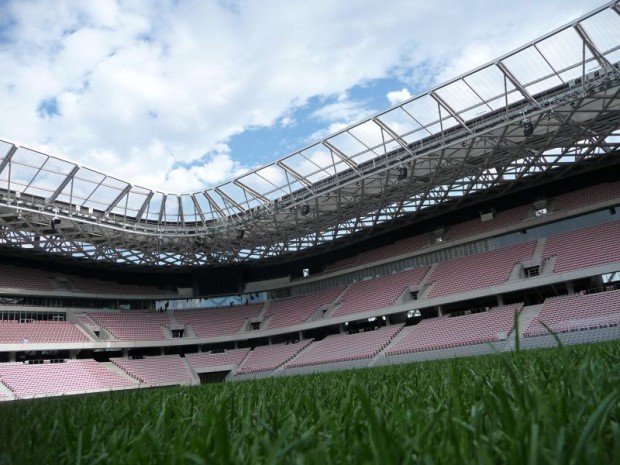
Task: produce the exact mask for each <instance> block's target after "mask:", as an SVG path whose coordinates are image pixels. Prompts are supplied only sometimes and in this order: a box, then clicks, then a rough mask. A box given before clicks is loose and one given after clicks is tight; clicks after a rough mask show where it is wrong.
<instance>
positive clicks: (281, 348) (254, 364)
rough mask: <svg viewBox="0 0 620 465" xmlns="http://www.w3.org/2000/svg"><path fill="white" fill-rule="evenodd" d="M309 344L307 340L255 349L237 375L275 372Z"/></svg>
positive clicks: (309, 341)
mask: <svg viewBox="0 0 620 465" xmlns="http://www.w3.org/2000/svg"><path fill="white" fill-rule="evenodd" d="M311 342H312V340H310V339H308V340H305V341H301V342H296V343H293V344H274V345H270V346H260V347H256V348H255V349H254V350H252V351H251V352H250V353H249V354H248V356H247V358H246V359H245V362H243V365H241V367H240V368H239V370H238V371H237V374H244V373H257V372H261V371H271V370H276V369H277V368H279V367H280V366H282V365H284V364H285V363H286V362H288V361H289V360H290V359H292V358H293V357H294V356H295V355H297V354H298V353H299V352H300V351H302V350H303V349H305V348H306V347H307V346H308V345H309V344H310V343H311Z"/></svg>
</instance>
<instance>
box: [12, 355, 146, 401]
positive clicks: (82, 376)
mask: <svg viewBox="0 0 620 465" xmlns="http://www.w3.org/2000/svg"><path fill="white" fill-rule="evenodd" d="M0 381H1V382H2V383H3V384H4V385H5V386H7V387H8V388H9V389H10V390H11V391H13V392H14V393H15V396H16V397H17V398H18V399H20V398H29V397H36V396H49V395H61V394H77V393H82V392H97V391H108V390H110V389H127V388H130V387H132V386H135V385H134V383H132V382H131V381H130V380H128V379H126V378H124V377H123V376H121V375H119V374H118V373H114V372H112V371H110V370H108V369H107V368H105V367H104V366H103V365H101V364H100V363H98V362H95V361H94V360H75V361H71V360H68V361H66V362H65V363H43V364H39V365H29V364H24V363H1V364H0Z"/></svg>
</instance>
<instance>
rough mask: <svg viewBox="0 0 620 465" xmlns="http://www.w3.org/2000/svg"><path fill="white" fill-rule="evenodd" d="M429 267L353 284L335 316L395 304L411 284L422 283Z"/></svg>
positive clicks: (345, 293) (345, 294) (346, 292)
mask: <svg viewBox="0 0 620 465" xmlns="http://www.w3.org/2000/svg"><path fill="white" fill-rule="evenodd" d="M428 270H429V267H422V268H416V269H414V270H408V271H403V272H400V273H394V274H391V275H388V276H381V277H379V278H376V279H372V280H367V281H359V282H357V283H354V284H352V285H351V286H350V287H349V288H348V289H347V290H346V291H345V292H344V294H343V296H342V304H341V305H340V306H339V307H338V308H336V310H335V311H334V313H333V314H332V316H333V317H336V316H343V315H350V314H353V313H360V312H364V311H367V310H375V309H378V308H383V307H388V306H390V305H393V304H394V303H395V302H396V300H397V299H398V298H399V297H400V296H401V294H402V293H403V292H404V291H405V289H406V288H408V287H409V286H417V285H419V284H420V282H421V281H422V279H423V278H424V275H425V274H426V272H427V271H428Z"/></svg>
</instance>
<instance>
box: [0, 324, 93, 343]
mask: <svg viewBox="0 0 620 465" xmlns="http://www.w3.org/2000/svg"><path fill="white" fill-rule="evenodd" d="M89 341H90V338H88V337H87V336H86V334H84V333H83V332H82V331H80V329H79V328H77V327H76V326H75V325H74V324H71V323H65V322H64V321H63V322H60V321H34V322H32V323H19V322H17V321H0V344H22V343H26V342H27V343H50V344H55V343H63V342H66V343H69V342H89Z"/></svg>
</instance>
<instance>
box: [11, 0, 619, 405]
mask: <svg viewBox="0 0 620 465" xmlns="http://www.w3.org/2000/svg"><path fill="white" fill-rule="evenodd" d="M619 62H620V4H619V3H617V2H612V3H608V4H606V5H604V6H602V7H600V8H599V9H597V10H595V11H593V12H591V13H589V14H587V15H585V16H584V17H582V18H580V19H579V20H576V21H574V22H573V23H571V24H569V25H567V26H565V27H562V28H559V29H557V30H556V31H553V32H551V33H549V34H547V35H545V36H544V37H542V38H540V39H538V40H535V41H533V42H531V43H530V44H527V45H526V46H524V47H521V48H519V49H518V50H516V51H514V52H512V53H509V54H507V55H505V56H503V57H501V58H499V59H497V60H495V61H494V62H492V63H490V64H488V65H485V66H482V67H480V68H478V69H476V70H474V71H472V72H470V73H466V74H465V75H463V76H460V77H458V78H456V79H453V80H451V81H449V82H448V83H446V84H443V85H440V86H438V87H436V88H434V89H433V90H431V91H429V92H427V93H425V94H424V95H421V96H419V97H415V98H413V99H411V100H409V101H407V102H404V103H402V104H400V105H398V106H396V107H394V108H391V109H389V110H387V111H385V112H382V113H380V114H378V115H375V116H374V117H372V118H369V119H367V120H364V121H362V122H359V123H357V124H355V125H353V126H351V127H349V128H347V129H345V130H343V131H341V132H339V133H336V134H334V135H331V136H329V137H327V138H325V139H324V140H322V141H320V142H318V143H316V144H314V145H311V146H309V147H306V148H304V149H302V150H300V151H298V152H295V153H293V154H291V155H288V156H286V157H283V158H281V159H279V160H277V161H275V162H273V163H272V164H270V165H267V166H265V167H262V168H259V169H257V170H255V171H253V172H251V173H247V174H245V175H242V176H240V177H238V178H237V179H234V180H233V181H230V182H228V183H225V184H222V185H220V186H217V187H214V188H211V189H207V190H205V191H202V192H197V193H191V194H166V193H162V192H155V191H152V190H149V189H145V188H141V187H137V186H133V185H131V184H129V183H126V182H123V181H121V180H118V179H116V178H113V177H111V176H110V175H107V174H104V173H99V172H97V171H95V170H92V169H88V168H85V167H81V166H78V165H76V164H74V163H71V162H69V161H66V160H63V159H61V158H58V157H54V156H52V155H48V154H44V153H41V152H38V151H36V150H32V149H29V148H26V147H23V146H20V145H17V144H15V143H12V142H9V141H1V142H0V152H1V153H2V158H0V226H1V230H0V244H1V246H2V249H1V250H2V252H3V255H4V260H3V261H4V262H5V263H4V264H3V265H1V266H2V267H4V269H3V270H2V271H3V274H4V278H2V283H1V284H0V292H1V293H2V294H3V296H4V297H3V299H4V302H3V303H4V304H5V305H4V306H0V315H1V316H2V317H1V318H0V320H2V321H1V322H0V331H2V332H1V333H0V334H2V336H0V357H1V358H0V362H9V363H2V364H0V399H2V398H5V399H11V398H14V397H28V396H33V395H37V394H49V393H53V392H52V391H53V389H52V388H50V389H52V391H49V390H46V389H43V388H42V391H41V392H31V391H28V390H23V389H25V388H23V387H20V385H19V381H20V379H27V376H29V375H28V374H27V373H26V372H22V371H20V370H24V368H23V364H20V363H18V364H17V365H19V367H18V368H15V366H16V365H15V364H13V363H11V362H15V361H17V362H20V361H27V360H30V361H35V360H36V361H42V360H43V361H47V362H49V361H50V359H55V358H60V359H64V358H74V359H84V358H87V359H90V358H96V359H98V360H112V362H113V366H108V365H110V364H109V363H108V364H107V365H106V367H105V370H107V371H106V373H108V372H114V373H117V376H120V377H123V378H124V379H125V381H127V380H130V381H131V383H130V385H131V386H130V387H132V386H133V387H136V386H140V385H149V386H150V385H158V384H179V383H192V382H197V381H198V378H197V373H209V372H224V373H228V372H231V374H228V375H227V376H229V377H233V378H235V379H242V378H244V377H249V376H258V375H257V373H261V374H269V375H273V374H274V373H297V372H303V371H308V370H310V371H312V370H315V369H317V367H319V366H320V367H323V369H331V368H337V367H350V366H368V365H376V364H382V363H391V362H393V361H402V360H415V359H423V358H429V357H439V356H453V355H455V354H457V353H458V354H464V353H467V352H468V351H469V352H471V353H481V352H485V351H490V350H491V349H490V346H489V342H490V341H492V343H491V345H493V346H494V348H495V349H496V350H512V349H514V347H515V344H517V343H518V342H517V341H518V338H517V337H516V335H515V333H516V332H517V330H515V328H514V327H513V326H512V325H511V321H512V322H513V321H514V320H513V316H514V313H515V311H516V312H517V314H518V315H519V319H518V320H519V321H520V324H521V330H520V331H519V332H520V333H522V335H523V336H525V339H524V340H523V343H524V345H526V346H527V345H528V344H529V345H537V344H539V345H540V344H542V345H544V344H546V343H548V342H550V341H552V339H549V337H547V336H541V335H540V327H538V326H536V324H537V323H536V322H537V321H538V319H541V320H543V321H546V322H549V321H551V320H553V319H554V318H555V320H553V322H554V323H553V324H554V325H555V326H552V327H553V329H554V330H556V331H558V332H560V333H562V334H563V336H562V337H564V338H565V339H566V341H567V342H580V341H583V340H587V339H588V338H589V339H592V338H599V339H605V338H616V337H618V336H620V331H619V330H618V328H619V326H618V324H619V323H620V297H618V295H619V294H618V293H619V292H620V291H617V290H616V288H617V284H618V281H620V277H619V274H618V271H620V256H618V255H617V253H616V252H615V249H616V247H614V244H617V242H618V239H620V233H619V231H618V225H619V224H620V222H619V221H618V213H617V211H616V207H617V205H618V204H620V182H618V181H619V179H620V175H618V167H619V166H620V159H619V157H618V154H619V145H620V66H619V64H618V63H619ZM593 176H595V177H596V179H592V177H593ZM571 190H575V191H574V192H570V191H571ZM500 205H502V207H501V208H499V209H498V208H497V207H498V206H500ZM494 208H495V210H494ZM478 210H480V216H478V218H477V219H473V220H472V219H470V218H469V219H468V218H467V215H466V213H464V212H469V213H471V212H472V211H476V212H477V211H478ZM476 215H478V213H476ZM390 234H392V235H391V236H390ZM399 234H400V236H399ZM385 237H392V238H394V237H399V238H400V239H401V240H400V241H397V242H395V243H394V244H391V245H382V244H384V243H387V242H389V240H388V241H385V240H383V239H382V238H385ZM567 244H568V246H567ZM357 247H359V250H366V251H365V252H363V253H361V254H356V253H355V252H352V250H355V249H356V248H357ZM338 251H341V252H342V253H341V254H340V255H338ZM601 251H602V252H601ZM326 252H329V254H327V253H326ZM347 254H348V255H350V256H349V257H348V258H344V259H343V260H336V257H339V256H343V257H344V256H346V255H347ZM16 255H17V256H18V258H15V256H16ZM317 257H319V259H318V260H319V261H321V260H322V263H323V264H325V263H327V262H332V263H330V266H328V267H323V269H322V270H321V272H320V273H318V274H316V275H313V276H310V277H307V278H304V279H292V278H291V276H287V275H286V274H285V273H284V271H285V270H288V269H289V268H288V265H289V264H290V263H294V264H295V265H296V266H297V265H303V264H304V263H306V262H312V263H317ZM41 258H44V259H45V260H46V262H47V265H44V264H42V263H41V262H37V261H36V260H37V259H39V260H40V259H41ZM31 260H32V261H31ZM50 263H51V264H52V265H51V267H56V268H57V269H56V270H54V271H52V270H51V267H50ZM84 265H88V267H84ZM33 266H34V268H33ZM97 268H99V270H104V271H97ZM234 268H236V269H239V268H242V269H243V270H246V269H252V268H255V269H258V270H259V274H260V270H263V269H269V270H270V271H269V273H265V276H267V275H269V276H275V277H276V279H271V280H251V279H249V280H244V279H241V281H243V282H241V281H240V280H239V279H240V278H243V277H244V276H245V275H244V273H242V274H240V275H237V283H236V285H237V289H236V290H237V291H238V292H239V293H241V294H243V296H242V297H240V298H239V299H250V301H247V302H244V303H247V304H248V305H234V306H232V307H228V308H219V309H214V310H194V311H191V310H185V309H183V308H182V307H184V304H183V302H186V305H185V306H188V305H190V304H192V302H193V300H192V299H195V298H199V297H204V296H205V292H204V289H205V288H201V286H200V285H198V286H196V285H195V284H196V283H195V281H196V279H200V278H201V276H203V275H202V274H201V273H203V270H205V269H207V270H208V269H211V270H212V271H213V274H212V275H210V276H211V277H215V276H217V275H218V274H222V275H226V273H227V272H228V271H227V270H230V269H234ZM110 269H113V270H114V271H115V272H116V273H117V275H118V276H123V274H122V273H124V271H123V270H132V271H131V272H132V273H133V274H132V279H133V281H135V282H138V283H139V284H134V285H133V287H132V285H128V284H124V285H123V284H114V283H111V282H110V281H109V277H108V280H107V281H106V280H105V279H103V280H102V279H95V278H100V277H101V276H102V275H103V274H105V273H109V270H110ZM454 269H457V270H458V271H459V273H460V274H461V275H460V276H455V275H454V272H453V270H454ZM33 270H34V271H33ZM154 270H164V271H165V273H161V272H160V273H159V274H158V279H159V281H160V282H161V281H162V280H163V281H166V279H167V278H166V276H169V277H170V279H169V280H168V281H169V284H170V286H168V287H169V289H168V290H166V291H163V290H158V289H156V288H155V287H152V286H151V287H149V286H147V283H149V282H150V281H151V277H152V273H153V271H154ZM451 270H452V271H451ZM317 271H318V270H317ZM175 273H176V274H175ZM183 273H187V275H183ZM278 273H280V274H278ZM79 274H82V276H78V275H79ZM162 276H163V277H162ZM182 276H186V278H187V276H189V277H190V278H189V279H190V282H191V283H192V284H190V285H189V286H187V281H185V283H184V284H183V285H181V284H180V281H182V278H180V277H182ZM278 276H279V277H278ZM481 280H482V281H481ZM220 284H221V283H217V282H216V283H213V287H211V288H210V289H214V290H213V291H212V293H214V294H217V293H226V292H227V289H228V288H227V287H225V286H224V285H221V287H220V289H221V292H217V289H218V286H219V285H220ZM170 287H174V288H175V289H174V290H171V289H170ZM176 288H179V289H176ZM180 288H184V290H180ZM375 288H376V290H375V292H374V293H371V294H369V295H366V294H365V292H366V293H368V290H369V289H371V290H372V289H375ZM592 288H595V289H596V290H597V291H601V292H596V293H592V292H591V291H590V290H591V289H592ZM580 293H581V294H583V295H581V294H580ZM591 296H592V297H591ZM600 296H603V297H600ZM554 297H555V299H559V301H560V302H562V303H563V305H564V304H566V305H565V308H570V309H576V310H574V311H573V310H570V312H573V313H570V312H569V311H568V310H567V312H566V314H562V312H560V314H559V316H558V310H557V309H556V310H554V307H553V305H554V304H553V302H554V301H555V299H553V298H554ZM180 298H182V300H179V299H180ZM252 299H256V301H255V302H253V301H252ZM562 299H566V300H562ZM571 299H572V300H571ZM596 299H598V300H596ZM164 302H166V305H165V307H162V306H163V305H164ZM287 302H290V303H291V306H289V307H287V304H286V303H287ZM15 304H18V305H15ZM38 304H45V305H47V307H39V306H37V305H38ZM69 307H71V308H69ZM110 307H114V310H113V311H110V310H104V309H105V308H110ZM130 308H131V309H136V308H151V310H159V311H155V312H153V311H152V312H150V313H149V312H144V313H142V312H140V313H135V312H127V311H125V312H120V311H119V310H129V309H130ZM596 308H602V309H604V311H602V313H601V311H598V310H596ZM270 309H271V310H270ZM579 309H581V312H582V313H579ZM302 310H303V311H302ZM209 312H211V313H209ZM554 312H555V313H554ZM584 312H585V313H584ZM569 313H570V314H569ZM448 314H450V315H455V314H461V315H462V316H460V317H459V318H461V319H459V320H453V319H452V318H439V319H432V318H431V317H436V316H444V315H448ZM480 315H481V316H480ZM40 319H42V320H48V321H50V323H48V324H49V325H50V326H49V332H50V334H49V335H48V336H49V337H47V336H45V334H43V336H41V331H42V332H43V333H45V328H42V327H41V325H42V323H41V322H40V321H32V320H40ZM476 319H479V320H476ZM7 320H11V321H10V322H8V321H7ZM55 320H58V321H55ZM420 320H421V322H420ZM431 320H432V321H431ZM556 320H557V321H556ZM452 321H457V322H458V325H459V326H460V331H459V330H458V329H454V328H453V329H451V330H450V331H451V332H448V333H446V331H447V330H446V328H450V327H451V323H450V322H452ZM476 321H477V323H476ZM437 322H439V323H437ZM412 323H419V324H412ZM28 325H32V326H29V329H31V330H32V335H34V337H32V336H31V337H26V336H24V337H23V338H22V339H19V340H15V337H19V338H21V336H22V335H25V334H27V333H24V330H25V329H24V328H26V326H28ZM494 325H497V326H494ZM58 326H62V328H58ZM384 326H386V327H384ZM377 327H378V328H379V329H376V328H377ZM485 327H487V329H488V328H490V331H491V333H492V334H490V337H491V339H489V334H486V335H482V336H477V335H476V334H477V331H478V330H480V329H481V328H485ZM214 328H215V329H214ZM419 328H423V329H426V330H427V334H430V335H431V336H432V337H433V338H434V339H433V340H434V342H433V341H430V342H428V343H426V345H424V344H422V342H420V341H422V340H423V339H424V335H423V334H422V333H419V332H420V331H421V330H420V329H419ZM466 328H469V329H466ZM123 329H125V330H126V329H129V330H130V333H129V334H127V333H124V332H123ZM370 329H376V330H373V331H366V330H370ZM576 329H578V330H585V331H578V332H577V333H575V332H574V330H576ZM35 330H36V331H35ZM56 331H57V332H56ZM131 331H135V333H132V332H131ZM35 333H36V334H35ZM52 333H53V337H52ZM347 333H349V335H339V334H347ZM132 334H135V337H134V338H132ZM584 334H587V335H588V336H587V337H585V339H584ZM16 335H17V336H16ZM412 335H413V336H412ZM463 335H464V336H463ZM461 336H463V337H462V338H461ZM3 337H4V338H6V339H5V341H2V340H1V338H3ZM347 337H349V338H356V339H355V340H354V339H346V338H347ZM11 338H13V339H11ZM338 338H341V339H338ZM342 338H345V339H342ZM459 338H460V339H459ZM545 338H546V339H545ZM439 340H441V341H443V342H441V343H440V342H438V341H439ZM459 341H460V342H459ZM541 341H543V342H541ZM545 341H546V342H545ZM339 344H340V345H339ZM347 347H349V348H351V347H352V348H353V349H352V351H353V352H352V353H350V354H348V355H346V356H344V355H342V356H338V353H339V351H344V350H345V348H347ZM369 347H370V349H369ZM455 347H458V349H455ZM220 349H231V350H230V352H231V357H232V358H231V360H228V362H230V363H228V362H227V363H223V362H222V363H220V364H219V365H217V363H219V362H217V363H216V362H214V363H216V364H215V365H209V363H211V362H208V361H205V360H204V358H208V357H209V356H205V355H204V354H203V355H202V356H196V359H195V360H194V359H193V358H192V357H190V356H188V357H179V354H186V353H190V352H203V351H211V350H220ZM250 349H252V350H250ZM326 353H329V354H331V355H332V356H331V358H330V357H328V356H327V355H326ZM334 354H335V355H334ZM142 355H149V356H152V357H150V358H147V359H143V361H138V360H135V361H133V360H129V359H128V356H129V357H138V356H142ZM156 355H157V356H156ZM233 355H234V357H237V356H238V357H239V360H237V359H235V358H234V357H233ZM110 357H111V358H110ZM200 357H203V358H202V359H201V358H200ZM213 357H216V358H217V356H215V355H213ZM198 359H200V360H202V361H196V360H198ZM158 360H159V362H161V363H160V364H159V365H158ZM192 360H194V361H192ZM278 362H281V363H278ZM89 363H91V362H89ZM148 363H153V366H150V365H149V366H147V364H148ZM193 363H197V364H198V365H192V364H193ZM200 364H202V366H201V365H200ZM41 365H42V366H45V369H46V370H52V371H51V372H53V370H54V368H53V367H52V368H50V367H51V366H52V365H63V366H64V365H66V366H67V367H69V366H70V367H73V368H75V367H77V368H75V369H76V370H78V369H79V368H80V362H77V361H76V362H73V364H71V363H69V364H68V365H67V364H60V363H59V364H53V363H43V364H41ZM142 365H143V366H142ZM36 366H37V365H32V370H36V369H39V368H35V367H36ZM89 366H90V365H89ZM149 367H150V368H149ZM162 367H163V368H162ZM166 367H174V370H173V369H172V368H169V369H166ZM91 368H92V367H91ZM41 369H42V368H41ZM144 370H146V372H147V374H146V375H145V374H144ZM162 370H163V372H166V371H167V370H168V371H173V372H174V373H177V374H178V373H185V374H180V375H178V376H179V377H178V378H174V376H172V377H171V378H170V377H166V375H165V373H163V374H161V373H160V375H161V377H159V378H158V377H157V375H156V374H155V375H154V374H153V373H159V372H160V371H162ZM184 370H186V371H185V372H184ZM51 372H50V373H51ZM41 373H42V372H41ZM48 374H49V373H48ZM149 374H150V375H152V377H151V378H149ZM32 376H35V377H36V374H34V375H32ZM50 376H52V378H53V375H50ZM202 376H203V378H205V379H206V378H208V375H202ZM65 377H67V376H65ZM68 377H69V378H70V375H69V376H68ZM136 380H139V381H136ZM117 381H118V380H117ZM132 383H133V384H132ZM134 385H135V386H134ZM11 386H13V387H11ZM107 387H108V388H114V387H119V388H126V387H127V382H124V383H123V382H116V383H115V382H111V384H110V385H109V386H107ZM100 388H101V389H104V388H105V386H104V387H100ZM98 389H99V388H95V387H93V386H91V385H88V386H83V390H84V391H88V390H98ZM79 390H80V389H77V390H76V389H73V390H72V389H71V388H67V389H66V390H65V391H62V392H77V391H79Z"/></svg>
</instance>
